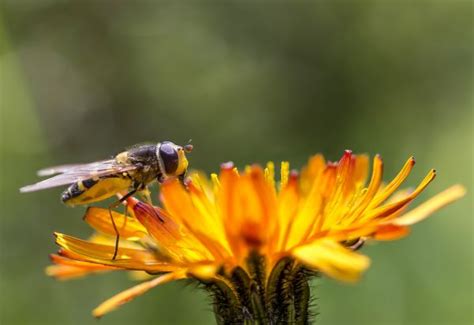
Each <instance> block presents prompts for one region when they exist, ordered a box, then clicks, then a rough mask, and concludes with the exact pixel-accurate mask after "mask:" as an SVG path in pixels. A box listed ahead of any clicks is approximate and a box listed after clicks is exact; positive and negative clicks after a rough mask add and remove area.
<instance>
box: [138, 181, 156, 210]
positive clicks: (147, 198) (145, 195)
mask: <svg viewBox="0 0 474 325" xmlns="http://www.w3.org/2000/svg"><path fill="white" fill-rule="evenodd" d="M139 194H140V196H141V197H142V198H143V200H144V201H145V202H146V203H148V204H150V205H153V202H152V201H151V193H150V190H149V189H148V186H144V187H143V189H142V190H140V192H139Z"/></svg>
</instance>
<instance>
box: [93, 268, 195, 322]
mask: <svg viewBox="0 0 474 325" xmlns="http://www.w3.org/2000/svg"><path fill="white" fill-rule="evenodd" d="M184 277H186V276H185V272H183V271H177V272H173V273H168V274H165V275H162V276H159V277H157V278H155V279H153V280H150V281H147V282H143V283H140V284H139V285H136V286H134V287H132V288H130V289H127V290H125V291H122V292H120V293H119V294H117V295H115V296H113V297H112V298H110V299H108V300H106V301H104V302H103V303H101V304H100V305H99V306H98V307H97V308H95V309H94V310H93V312H92V315H94V317H97V318H100V317H102V316H104V315H105V314H107V313H109V312H111V311H112V310H114V309H116V308H118V307H120V306H121V305H123V304H125V303H127V302H129V301H131V300H133V299H135V298H136V297H138V296H141V295H142V294H144V293H145V292H147V291H148V290H150V289H152V288H154V287H156V286H157V285H160V284H163V283H167V282H171V281H174V280H178V279H182V278H184Z"/></svg>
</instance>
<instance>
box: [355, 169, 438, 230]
mask: <svg viewBox="0 0 474 325" xmlns="http://www.w3.org/2000/svg"><path fill="white" fill-rule="evenodd" d="M435 177H436V171H435V170H434V169H432V170H430V172H429V173H428V175H426V177H425V178H424V179H423V181H422V182H421V183H420V185H418V187H417V188H416V189H415V190H414V191H413V192H412V193H411V194H410V195H408V196H407V197H406V198H404V199H402V200H400V201H397V202H394V203H391V204H387V205H385V206H381V207H379V208H376V209H374V210H371V211H369V212H367V213H366V214H365V215H364V216H363V217H362V218H361V220H363V221H367V220H372V219H376V218H378V219H381V218H385V217H390V216H391V215H393V214H394V213H396V212H397V211H398V210H400V209H402V208H404V207H405V206H406V205H407V204H408V203H410V202H411V201H413V200H414V199H415V198H416V197H417V196H418V195H419V194H420V193H421V192H423V190H424V189H425V188H426V187H427V186H428V184H429V183H431V181H432V180H433V179H434V178H435Z"/></svg>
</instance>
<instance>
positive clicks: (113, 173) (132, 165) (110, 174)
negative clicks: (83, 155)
mask: <svg viewBox="0 0 474 325" xmlns="http://www.w3.org/2000/svg"><path fill="white" fill-rule="evenodd" d="M192 149H193V146H192V145H191V144H187V145H185V146H178V145H176V144H174V143H173V142H170V141H163V142H159V143H157V144H145V145H137V146H134V147H132V148H131V149H129V150H126V151H123V152H121V153H119V154H118V155H116V156H115V157H114V158H112V159H108V160H101V161H96V162H92V163H86V164H73V165H62V166H57V167H51V168H46V169H42V170H40V171H39V172H38V175H39V176H52V177H50V178H48V179H45V180H43V181H40V182H38V183H36V184H32V185H28V186H25V187H22V188H20V192H33V191H39V190H43V189H47V188H52V187H57V186H62V185H69V187H68V188H67V189H66V190H65V191H64V192H63V193H62V195H61V200H62V201H63V202H64V203H65V204H67V205H70V206H74V205H84V204H89V203H93V202H98V201H102V200H105V199H107V198H109V197H112V196H114V195H116V194H119V193H121V192H124V191H128V193H127V194H126V195H124V196H122V197H121V198H120V199H119V200H118V201H116V202H115V203H113V204H112V205H110V206H109V211H110V209H112V208H114V207H117V206H118V205H119V204H120V203H122V202H124V201H125V200H126V199H127V198H129V197H130V196H132V195H134V194H135V193H137V192H144V193H145V194H146V195H148V196H147V197H148V199H149V194H148V193H149V192H148V190H147V186H148V185H149V184H150V183H152V182H153V181H155V180H157V181H158V182H160V183H162V182H163V181H165V180H166V179H167V178H170V177H177V178H179V179H180V180H181V181H184V177H185V175H186V171H187V168H188V160H187V159H186V153H189V152H191V151H192ZM53 175H54V176H53ZM110 216H111V220H112V223H113V226H114V229H115V232H116V234H117V238H116V245H115V252H114V257H113V259H115V257H116V255H117V250H118V241H119V233H118V230H117V227H116V225H115V222H114V220H113V218H112V213H110Z"/></svg>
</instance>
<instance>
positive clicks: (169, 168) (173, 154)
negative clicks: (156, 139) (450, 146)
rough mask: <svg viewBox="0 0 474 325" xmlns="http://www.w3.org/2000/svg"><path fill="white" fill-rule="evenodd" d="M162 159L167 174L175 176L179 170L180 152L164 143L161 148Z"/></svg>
mask: <svg viewBox="0 0 474 325" xmlns="http://www.w3.org/2000/svg"><path fill="white" fill-rule="evenodd" d="M160 157H161V161H162V162H163V165H164V167H165V172H166V174H168V175H169V174H173V173H174V172H175V171H176V169H178V161H179V159H178V152H177V151H176V148H175V146H174V145H172V144H169V143H163V144H162V145H161V146H160Z"/></svg>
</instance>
